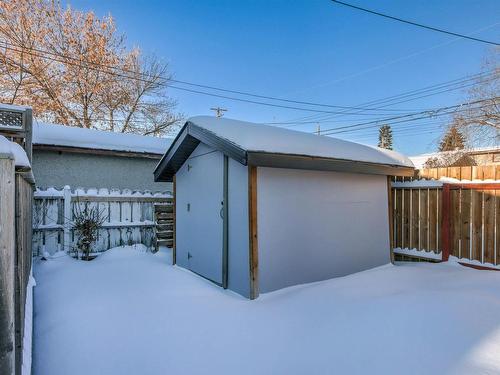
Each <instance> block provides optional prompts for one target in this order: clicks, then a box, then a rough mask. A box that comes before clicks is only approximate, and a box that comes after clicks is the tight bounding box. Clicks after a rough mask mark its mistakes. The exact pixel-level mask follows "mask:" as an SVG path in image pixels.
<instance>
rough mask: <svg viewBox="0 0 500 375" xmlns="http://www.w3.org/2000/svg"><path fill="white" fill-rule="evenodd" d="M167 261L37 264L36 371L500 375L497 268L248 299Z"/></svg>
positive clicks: (392, 273)
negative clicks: (499, 374)
mask: <svg viewBox="0 0 500 375" xmlns="http://www.w3.org/2000/svg"><path fill="white" fill-rule="evenodd" d="M168 257H169V255H168V254H167V252H166V251H161V252H160V253H158V254H155V255H153V254H150V253H145V252H143V251H140V249H134V248H131V247H127V248H115V249H112V250H110V251H108V252H106V253H104V254H103V255H101V256H100V257H99V258H97V259H96V260H93V261H91V262H83V261H76V260H73V259H71V258H69V257H67V256H64V257H59V258H56V259H50V260H48V261H38V262H37V263H36V266H35V278H36V281H37V286H36V287H35V336H34V344H35V352H34V359H33V360H34V370H35V375H59V374H61V375H67V374H71V375H78V374H86V375H87V374H92V375H95V374H106V375H114V374H120V375H125V374H141V375H147V374H162V375H163V374H219V375H221V374H287V375H288V374H498V373H500V272H495V271H477V270H474V269H469V268H465V267H462V266H459V265H453V264H424V263H413V264H409V263H406V264H402V265H399V266H392V265H387V266H383V267H379V268H376V269H373V270H370V271H365V272H361V273H358V274H355V275H351V276H348V277H343V278H338V279H332V280H328V281H323V282H318V283H314V284H308V285H301V286H296V287H291V288H287V289H283V290H280V291H277V292H273V293H269V294H265V295H261V297H260V298H259V299H258V300H255V301H249V300H246V299H244V298H242V297H240V296H238V295H236V294H233V293H231V292H228V291H223V290H222V289H220V288H218V287H216V286H214V285H212V284H211V283H209V282H207V281H206V280H204V279H202V278H200V277H198V276H196V275H194V274H192V273H190V272H188V271H185V270H183V269H181V268H177V267H172V266H169V265H168V262H169V259H168Z"/></svg>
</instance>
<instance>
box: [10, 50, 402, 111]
mask: <svg viewBox="0 0 500 375" xmlns="http://www.w3.org/2000/svg"><path fill="white" fill-rule="evenodd" d="M3 43H4V44H5V45H4V48H6V49H8V50H13V51H16V52H26V51H24V50H25V49H26V50H28V51H31V52H36V53H30V52H28V53H29V54H30V55H33V56H38V57H41V58H45V59H48V60H51V61H57V62H60V63H64V64H69V65H72V66H80V67H84V65H82V63H85V64H90V65H93V66H94V67H98V68H105V69H111V70H113V71H110V72H107V71H103V70H98V71H101V72H103V73H107V74H115V75H118V76H120V77H122V78H128V79H133V80H138V81H141V82H145V83H155V82H154V81H151V76H150V75H148V74H146V73H142V72H137V71H132V70H128V69H124V68H117V67H115V66H110V65H106V64H100V63H96V62H91V61H86V60H83V61H82V60H81V59H77V58H74V57H71V56H66V55H64V54H61V53H55V52H50V51H45V50H41V49H38V48H33V47H27V46H19V45H16V44H13V43H10V42H7V41H3ZM7 44H8V45H11V46H14V47H17V48H22V49H23V50H19V49H16V48H12V47H8V46H7ZM37 53H38V54H37ZM44 55H51V56H55V57H58V58H60V59H68V60H72V61H75V62H76V63H77V64H74V63H69V62H68V61H65V60H58V59H54V58H50V57H47V56H44ZM85 67H86V68H89V69H93V68H92V67H90V66H85ZM93 70H96V69H93ZM116 71H118V72H122V73H127V74H133V75H134V76H133V77H131V76H128V75H127V76H124V75H120V74H118V73H116ZM137 75H139V76H140V77H147V78H140V77H137ZM159 78H161V79H162V80H164V81H165V82H175V83H180V84H184V85H189V86H193V87H199V88H205V89H210V90H216V91H222V92H227V93H232V94H238V95H244V96H250V97H254V98H260V99H268V100H274V101H280V102H285V103H294V104H303V105H308V106H315V107H327V108H337V109H346V110H364V111H374V110H376V109H371V108H359V107H350V106H340V105H333V104H325V103H315V102H310V101H301V100H292V99H285V98H278V97H274V96H269V95H260V94H254V93H249V92H245V91H238V90H230V89H225V88H221V87H217V86H209V85H204V84H198V83H193V82H188V81H182V80H177V79H174V78H171V77H164V76H159ZM161 84H162V85H165V86H167V87H169V88H173V89H177V90H184V91H189V92H192V93H197V94H204V95H211V96H215V97H219V98H226V99H229V100H234V98H232V97H228V96H221V95H217V94H212V93H208V92H201V91H197V90H192V89H191V91H190V89H187V88H182V87H178V86H173V85H169V84H167V83H161ZM241 100H243V99H241ZM251 103H252V104H261V102H256V101H252V102H251ZM269 104H272V103H269ZM281 108H288V109H297V110H302V109H301V108H297V107H288V106H283V107H281ZM310 111H313V110H312V109H311V110H310ZM388 111H392V110H390V109H389V110H388ZM397 111H401V110H397ZM318 112H321V111H318ZM324 113H328V112H324ZM331 113H335V112H331Z"/></svg>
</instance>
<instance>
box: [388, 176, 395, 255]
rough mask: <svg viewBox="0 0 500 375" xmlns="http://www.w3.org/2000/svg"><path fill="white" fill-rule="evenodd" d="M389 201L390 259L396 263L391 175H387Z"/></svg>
mask: <svg viewBox="0 0 500 375" xmlns="http://www.w3.org/2000/svg"><path fill="white" fill-rule="evenodd" d="M387 199H388V201H387V203H388V205H387V206H388V210H389V215H388V219H389V251H390V259H391V263H393V264H394V227H393V225H394V207H393V204H392V200H393V199H392V183H391V176H387Z"/></svg>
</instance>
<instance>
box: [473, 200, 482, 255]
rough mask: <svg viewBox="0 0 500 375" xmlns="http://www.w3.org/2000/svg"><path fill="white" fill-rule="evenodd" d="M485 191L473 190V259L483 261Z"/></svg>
mask: <svg viewBox="0 0 500 375" xmlns="http://www.w3.org/2000/svg"><path fill="white" fill-rule="evenodd" d="M482 227H483V192H482V191H478V190H473V191H472V259H473V260H478V261H480V262H482V248H483V242H482Z"/></svg>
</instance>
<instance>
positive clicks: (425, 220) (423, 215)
mask: <svg viewBox="0 0 500 375" xmlns="http://www.w3.org/2000/svg"><path fill="white" fill-rule="evenodd" d="M419 194H420V208H419V211H420V217H419V230H420V240H419V249H420V250H425V251H429V242H428V240H429V212H428V211H429V206H428V203H429V191H428V189H420V193H419Z"/></svg>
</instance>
